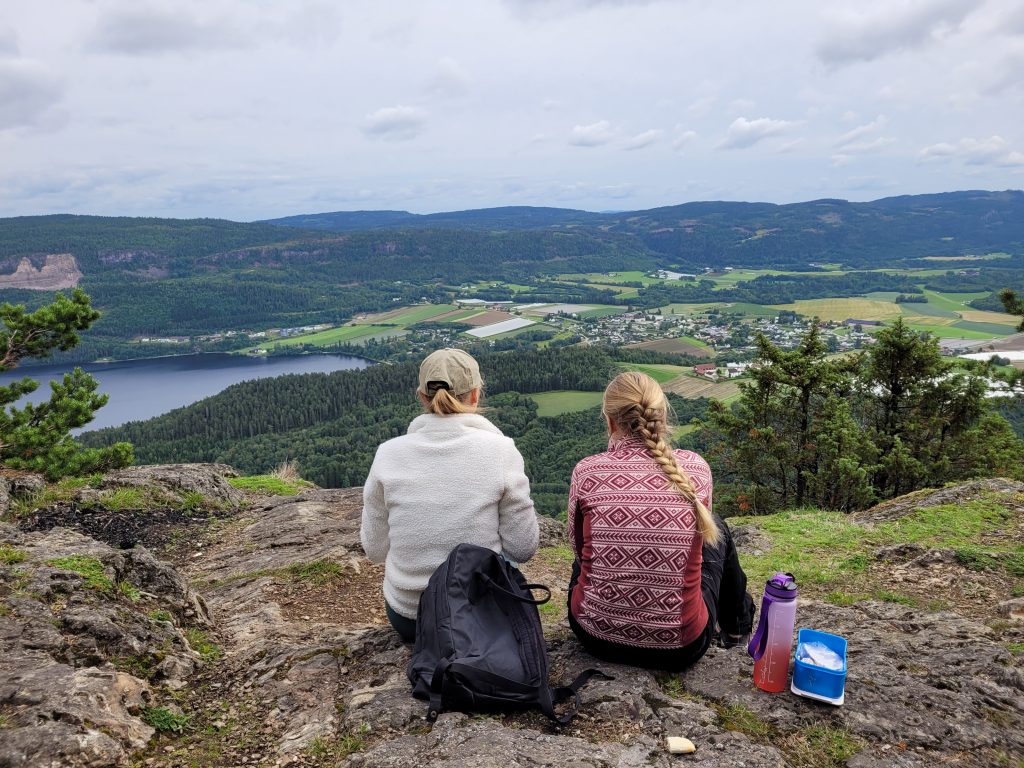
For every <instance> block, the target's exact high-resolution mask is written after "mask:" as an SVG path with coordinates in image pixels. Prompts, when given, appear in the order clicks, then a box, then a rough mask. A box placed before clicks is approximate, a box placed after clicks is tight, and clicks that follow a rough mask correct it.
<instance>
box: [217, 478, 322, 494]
mask: <svg viewBox="0 0 1024 768" xmlns="http://www.w3.org/2000/svg"><path fill="white" fill-rule="evenodd" d="M228 482H229V483H231V485H233V486H234V487H235V488H238V489H239V490H242V491H251V492H253V493H265V494H268V495H270V496H295V495H296V494H298V493H300V492H301V491H303V490H305V489H306V488H310V487H311V486H312V484H311V483H308V482H306V481H305V480H302V479H298V480H285V479H283V478H281V477H279V476H278V475H276V474H273V475H251V476H249V477H229V478H228Z"/></svg>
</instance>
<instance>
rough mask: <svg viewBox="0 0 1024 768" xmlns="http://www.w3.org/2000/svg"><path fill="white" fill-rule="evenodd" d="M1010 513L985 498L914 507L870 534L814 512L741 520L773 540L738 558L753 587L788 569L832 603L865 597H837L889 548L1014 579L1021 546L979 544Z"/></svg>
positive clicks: (893, 598) (1023, 564) (1022, 561)
mask: <svg viewBox="0 0 1024 768" xmlns="http://www.w3.org/2000/svg"><path fill="white" fill-rule="evenodd" d="M1003 498H1005V497H1003ZM1013 514H1014V513H1013V511H1012V510H1010V509H1008V508H1007V506H1006V505H1004V504H1002V503H1000V495H999V494H991V495H989V496H986V497H982V498H978V499H973V500H970V501H965V502H962V503H959V504H944V505H940V506H934V507H927V508H924V509H918V510H916V511H915V512H913V513H911V514H909V515H907V516H906V517H903V518H900V519H899V520H891V521H887V522H881V523H878V524H876V525H875V526H874V527H872V528H868V527H865V526H861V525H858V524H856V523H854V522H851V521H850V520H849V519H848V518H847V517H846V516H845V515H843V514H842V513H839V512H827V511H822V510H817V509H804V510H793V511H788V512H780V513H777V514H774V515H766V516H764V517H754V518H740V519H739V520H737V522H738V523H742V522H749V523H752V524H754V525H755V526H757V527H758V528H760V529H761V530H762V531H764V532H765V533H766V534H767V535H768V536H769V537H770V538H771V540H772V548H771V549H770V550H769V551H768V552H766V553H764V554H762V555H753V554H745V553H742V554H741V555H740V559H741V561H742V563H743V567H744V569H745V570H746V571H747V574H748V576H749V578H750V580H751V582H752V583H755V584H756V583H757V582H759V581H763V580H767V579H768V578H770V577H771V575H772V574H774V573H775V572H777V571H788V572H790V573H792V574H794V576H796V579H797V582H798V583H800V584H807V585H818V586H822V587H826V586H831V587H833V589H832V590H830V591H828V592H824V594H825V597H826V600H828V601H829V602H832V603H834V604H837V605H846V604H850V603H851V602H855V601H856V600H858V599H862V598H863V597H866V595H862V594H861V593H860V592H859V591H858V590H856V589H854V590H852V591H844V590H843V585H844V584H846V583H847V582H851V583H856V582H857V577H858V576H859V575H860V574H863V573H864V572H865V571H867V570H868V569H869V567H870V564H871V556H872V554H873V553H874V551H875V550H876V549H878V548H880V547H883V546H886V545H890V544H900V543H916V544H921V545H923V546H926V547H929V548H936V549H952V550H954V551H955V552H956V553H957V558H958V559H959V560H960V562H961V563H962V564H963V565H964V566H965V567H967V568H972V569H974V570H982V571H984V570H1001V571H1004V572H1006V573H1008V574H1010V575H1012V576H1018V577H1020V576H1024V547H1021V546H1019V545H1012V544H1003V543H993V544H991V545H989V544H988V543H986V542H985V541H984V537H985V535H986V534H988V533H993V532H998V531H1002V530H1005V528H1006V526H1007V525H1008V524H1009V523H1010V522H1011V521H1012V518H1013ZM870 596H871V597H872V598H874V599H876V600H887V601H889V602H898V603H904V604H908V605H910V604H913V601H912V600H911V599H910V598H908V597H906V596H904V595H900V594H898V593H894V592H885V591H878V592H874V593H871V594H870ZM908 601H909V602H908Z"/></svg>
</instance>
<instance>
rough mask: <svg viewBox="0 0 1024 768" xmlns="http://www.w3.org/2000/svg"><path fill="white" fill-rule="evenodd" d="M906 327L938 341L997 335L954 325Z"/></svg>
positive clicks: (925, 324) (927, 324) (908, 324)
mask: <svg viewBox="0 0 1024 768" xmlns="http://www.w3.org/2000/svg"><path fill="white" fill-rule="evenodd" d="M907 327H908V328H913V329H914V330H915V331H928V332H929V333H931V334H934V335H935V336H936V337H938V338H940V339H991V338H993V337H994V336H996V335H998V334H994V333H983V332H982V331H973V330H970V329H967V328H957V327H956V325H955V324H953V325H933V324H929V323H914V322H908V323H907ZM872 330H874V329H872Z"/></svg>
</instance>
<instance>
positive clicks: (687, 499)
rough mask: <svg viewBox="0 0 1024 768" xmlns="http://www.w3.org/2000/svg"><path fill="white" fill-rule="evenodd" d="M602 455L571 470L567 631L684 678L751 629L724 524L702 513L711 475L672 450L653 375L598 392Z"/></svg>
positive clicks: (633, 374) (590, 645) (608, 655)
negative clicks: (718, 647)
mask: <svg viewBox="0 0 1024 768" xmlns="http://www.w3.org/2000/svg"><path fill="white" fill-rule="evenodd" d="M603 412H604V416H605V418H606V419H607V422H608V434H609V441H608V451H607V452H605V453H599V454H597V455H595V456H589V457H587V458H585V459H583V461H581V462H580V463H579V464H577V465H576V468H575V470H573V473H572V484H571V486H570V490H569V510H568V517H569V538H570V541H571V543H572V546H573V549H574V551H575V553H576V562H575V564H574V566H573V576H572V581H571V582H570V584H569V623H570V625H571V626H572V629H573V631H574V632H575V633H576V636H577V637H578V638H579V639H580V642H582V643H583V645H584V646H585V647H586V649H587V650H588V651H589V652H590V653H591V654H593V655H594V656H597V657H598V658H601V659H604V660H606V661H613V662H621V663H626V664H634V665H637V666H642V667H652V668H656V669H682V668H684V667H687V666H689V665H691V664H693V663H694V662H695V661H697V660H698V659H699V658H700V657H701V656H703V655H704V653H705V652H706V651H707V649H708V648H709V647H710V645H711V642H712V639H713V638H714V637H715V635H716V634H717V633H716V624H717V625H718V627H720V628H721V638H722V644H723V645H726V646H731V645H735V644H736V643H737V642H738V641H739V639H740V638H741V637H742V636H743V635H745V634H748V633H749V632H750V629H751V626H752V625H753V618H754V602H753V600H752V599H751V597H750V595H749V594H748V593H747V591H746V587H747V577H746V575H745V574H744V573H743V570H742V568H741V567H740V564H739V560H738V558H737V555H736V547H735V546H734V545H733V542H732V536H731V534H730V532H729V528H728V526H726V524H725V523H724V522H723V521H722V520H721V519H720V518H718V517H717V516H716V515H713V514H712V513H711V511H710V509H711V470H710V468H709V467H708V464H707V462H706V461H704V459H703V458H701V457H700V456H699V455H697V454H696V453H693V452H692V451H681V450H680V451H673V450H672V448H671V447H670V446H669V445H668V443H667V442H666V441H665V437H666V435H667V434H668V402H667V400H666V399H665V394H664V392H662V391H661V387H660V386H658V383H657V382H656V381H654V379H652V378H651V377H650V376H647V375H645V374H643V373H639V372H637V371H627V372H624V373H621V374H619V375H618V376H616V377H615V379H614V380H613V381H612V382H611V383H610V384H609V385H608V388H607V389H606V390H605V393H604V408H603Z"/></svg>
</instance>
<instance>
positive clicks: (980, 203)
mask: <svg viewBox="0 0 1024 768" xmlns="http://www.w3.org/2000/svg"><path fill="white" fill-rule="evenodd" d="M261 223H263V224H274V225H280V226H292V227H303V228H305V229H317V230H328V231H335V232H348V231H355V230H360V229H382V228H395V227H399V228H404V229H425V228H437V227H441V228H463V229H479V228H483V229H505V230H535V229H549V230H556V231H558V230H569V231H572V232H574V233H591V234H597V233H605V234H612V233H614V234H620V235H626V236H629V237H633V238H637V239H638V240H639V241H640V242H641V243H642V244H643V246H644V247H645V248H648V249H649V250H650V251H652V252H654V253H656V254H658V255H659V256H661V257H664V258H667V259H670V260H672V261H673V262H674V263H677V264H678V265H679V266H694V267H695V266H705V265H710V266H726V265H732V266H769V265H771V266H779V267H792V266H796V265H806V263H807V262H808V261H823V262H841V263H843V264H845V265H846V266H850V267H857V268H869V267H877V266H881V265H883V264H882V263H883V262H885V263H886V264H890V265H891V262H893V261H896V260H905V259H913V258H919V257H922V256H961V255H967V254H978V253H989V252H992V251H1005V252H1007V253H1011V254H1016V255H1020V254H1022V253H1024V192H1022V191H1020V190H1009V191H1005V192H988V191H983V190H971V191H965V192H947V193H941V194H931V195H904V196H900V197H889V198H883V199H881V200H875V201H872V202H868V203H851V202H848V201H846V200H834V199H823V200H811V201H808V202H802V203H791V204H786V205H775V204H772V203H744V202H724V201H709V202H695V203H684V204H682V205H673V206H666V207H663V208H652V209H649V210H641V211H626V212H619V213H589V212H586V211H578V210H572V209H564V208H532V207H507V208H484V209H479V210H470V211H455V212H450V213H435V214H429V215H417V214H412V213H408V212H405V211H355V212H337V213H320V214H310V215H305V216H290V217H286V218H281V219H270V220H268V221H266V222H261Z"/></svg>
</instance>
